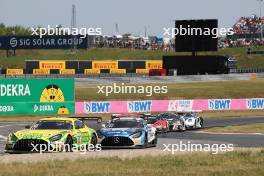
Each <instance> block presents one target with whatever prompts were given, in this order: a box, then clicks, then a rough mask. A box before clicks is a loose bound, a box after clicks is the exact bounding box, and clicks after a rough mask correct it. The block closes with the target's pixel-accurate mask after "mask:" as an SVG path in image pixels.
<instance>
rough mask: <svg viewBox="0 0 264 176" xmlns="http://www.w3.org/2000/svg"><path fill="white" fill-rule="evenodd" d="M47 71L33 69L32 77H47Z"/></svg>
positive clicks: (48, 71) (48, 72)
mask: <svg viewBox="0 0 264 176" xmlns="http://www.w3.org/2000/svg"><path fill="white" fill-rule="evenodd" d="M49 74H50V70H49V69H33V75H49Z"/></svg>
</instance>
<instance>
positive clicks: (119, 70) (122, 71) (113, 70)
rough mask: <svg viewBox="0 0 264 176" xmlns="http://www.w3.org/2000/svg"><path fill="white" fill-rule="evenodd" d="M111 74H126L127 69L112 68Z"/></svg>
mask: <svg viewBox="0 0 264 176" xmlns="http://www.w3.org/2000/svg"><path fill="white" fill-rule="evenodd" d="M110 74H126V69H111V70H110Z"/></svg>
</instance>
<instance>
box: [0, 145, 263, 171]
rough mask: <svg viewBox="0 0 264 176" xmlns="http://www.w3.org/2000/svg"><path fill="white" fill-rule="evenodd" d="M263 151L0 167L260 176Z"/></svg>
mask: <svg viewBox="0 0 264 176" xmlns="http://www.w3.org/2000/svg"><path fill="white" fill-rule="evenodd" d="M263 165H264V150H261V151H257V152H230V153H225V154H218V155H211V154H206V153H194V154H186V155H170V156H156V157H154V156H152V157H139V158H132V159H131V158H130V159H120V158H117V157H114V158H113V157H112V158H96V159H82V160H74V161H71V160H64V161H57V160H50V161H48V162H41V163H28V164H25V163H12V164H1V165H0V170H1V172H0V176H2V175H3V176H4V175H19V176H24V175H25V176H28V175H38V176H46V175H57V176H68V175H75V176H79V175H80V176H85V175H94V176H95V175H96V176H97V175H98V176H105V175H113V176H118V175H126V176H130V175H131V176H134V175H144V176H152V175H162V176H163V175H164V176H171V175H203V176H209V175H210V176H211V175H230V176H244V175H245V176H246V175H252V176H254V175H264V167H263Z"/></svg>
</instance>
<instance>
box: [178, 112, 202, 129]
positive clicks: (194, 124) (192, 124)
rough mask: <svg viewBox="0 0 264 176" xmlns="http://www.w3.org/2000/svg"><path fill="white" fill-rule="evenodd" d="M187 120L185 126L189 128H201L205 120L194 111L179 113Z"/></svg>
mask: <svg viewBox="0 0 264 176" xmlns="http://www.w3.org/2000/svg"><path fill="white" fill-rule="evenodd" d="M178 115H179V116H181V117H182V118H183V119H184V121H185V127H186V128H187V129H199V128H203V125H204V120H203V118H202V117H200V116H198V115H197V114H196V113H194V112H190V113H178Z"/></svg>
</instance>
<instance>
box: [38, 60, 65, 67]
mask: <svg viewBox="0 0 264 176" xmlns="http://www.w3.org/2000/svg"><path fill="white" fill-rule="evenodd" d="M65 67H66V66H65V61H56V60H54V61H53V60H49V61H48V60H44V61H39V69H65Z"/></svg>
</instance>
